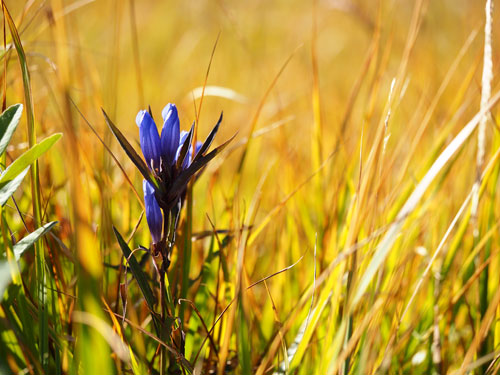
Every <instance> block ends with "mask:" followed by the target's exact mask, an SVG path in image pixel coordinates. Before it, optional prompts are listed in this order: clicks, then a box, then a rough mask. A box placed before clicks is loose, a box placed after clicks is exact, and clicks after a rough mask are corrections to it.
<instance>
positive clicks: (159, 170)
mask: <svg viewBox="0 0 500 375" xmlns="http://www.w3.org/2000/svg"><path fill="white" fill-rule="evenodd" d="M103 114H104V118H105V119H106V122H107V124H108V126H109V127H110V129H111V131H112V132H113V134H114V135H115V137H116V139H117V140H118V142H119V143H120V145H121V146H122V148H123V149H124V151H125V152H126V154H127V155H128V156H129V157H130V159H131V160H132V162H133V163H134V164H135V165H136V167H137V168H138V170H139V171H140V173H141V174H142V175H143V177H144V182H143V190H144V201H145V208H146V220H147V222H148V226H149V230H150V232H151V237H152V239H153V245H154V246H153V248H154V251H155V255H156V254H158V252H159V253H161V254H162V256H163V257H164V259H168V256H167V255H168V254H169V251H170V250H169V249H170V248H171V244H172V243H173V242H174V240H175V238H174V236H175V230H174V232H173V233H172V232H170V231H168V230H167V229H166V228H171V226H170V225H171V223H172V224H173V225H174V228H175V226H176V223H177V220H178V215H179V213H180V210H181V208H182V203H183V201H184V197H185V193H186V189H187V186H188V183H189V181H191V180H192V179H193V178H195V177H196V176H197V175H198V174H199V173H200V172H201V171H202V170H203V168H204V167H205V166H206V165H207V163H208V162H210V160H212V159H213V158H214V157H215V156H216V155H217V154H218V153H219V152H220V151H222V149H223V148H224V147H225V146H226V145H227V144H228V143H229V141H230V140H229V141H227V142H225V143H224V144H222V145H221V146H219V147H217V148H215V149H213V150H212V151H210V152H208V150H209V148H210V146H211V144H212V141H213V139H214V137H215V135H216V134H217V131H218V129H219V125H220V123H221V121H222V114H221V116H220V118H219V121H218V122H217V124H216V125H215V126H214V127H213V129H212V130H211V131H210V134H209V135H208V137H207V138H206V140H205V142H203V143H201V142H197V143H196V145H195V147H194V152H193V144H192V141H193V133H194V125H193V126H191V130H190V131H189V132H182V133H181V132H180V128H179V115H178V112H177V108H176V106H175V105H174V104H167V105H166V106H165V108H163V111H162V118H163V126H162V130H161V134H159V133H158V128H157V127H156V124H155V122H154V120H153V117H152V114H151V111H146V110H141V111H139V113H138V114H137V116H136V123H137V126H138V127H139V138H140V144H141V150H142V154H143V155H144V160H142V159H141V157H140V156H139V155H138V154H137V152H136V151H135V150H134V148H133V147H132V145H131V144H130V143H129V142H128V141H127V139H126V138H125V136H124V135H123V134H122V133H121V132H120V130H119V129H118V128H117V127H116V126H115V125H114V124H113V122H112V121H111V120H110V118H109V117H108V115H107V114H106V112H104V111H103ZM170 219H173V220H174V221H173V222H170ZM167 236H168V238H167ZM167 240H168V244H169V245H168V246H166V244H167Z"/></svg>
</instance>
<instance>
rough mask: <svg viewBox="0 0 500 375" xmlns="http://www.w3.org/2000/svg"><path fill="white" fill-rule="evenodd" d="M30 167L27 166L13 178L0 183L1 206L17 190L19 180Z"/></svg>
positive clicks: (22, 178)
mask: <svg viewBox="0 0 500 375" xmlns="http://www.w3.org/2000/svg"><path fill="white" fill-rule="evenodd" d="M29 169H30V167H27V168H26V169H24V171H22V172H21V173H19V174H18V175H17V176H16V177H15V178H14V179H12V180H9V181H7V182H6V183H3V184H0V205H1V206H3V205H4V204H5V203H7V201H8V200H9V198H10V197H11V196H12V194H14V192H15V191H16V190H17V188H18V187H19V185H21V182H23V180H24V176H26V174H27V173H28V171H29Z"/></svg>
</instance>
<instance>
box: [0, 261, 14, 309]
mask: <svg viewBox="0 0 500 375" xmlns="http://www.w3.org/2000/svg"><path fill="white" fill-rule="evenodd" d="M11 281H12V276H11V274H10V265H9V262H6V261H0V302H1V301H2V299H3V295H4V293H5V290H6V289H7V287H8V286H9V284H10V283H11Z"/></svg>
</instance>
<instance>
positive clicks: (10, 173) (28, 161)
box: [0, 133, 62, 184]
mask: <svg viewBox="0 0 500 375" xmlns="http://www.w3.org/2000/svg"><path fill="white" fill-rule="evenodd" d="M61 136H62V134H61V133H56V134H53V135H51V136H50V137H47V138H45V139H44V140H43V141H41V142H40V143H38V144H36V145H34V146H33V147H31V148H30V149H29V150H28V151H26V152H25V153H24V154H22V155H21V156H19V157H18V158H17V159H16V160H14V161H13V162H12V164H11V165H9V167H8V168H7V169H6V170H5V171H4V172H3V173H2V174H1V175H0V184H6V183H8V182H9V181H12V180H13V179H14V178H16V177H17V176H18V175H19V174H20V173H22V172H23V171H24V170H25V169H26V168H28V167H29V166H30V165H32V164H33V163H34V162H35V161H36V160H37V159H38V158H39V157H40V156H42V155H43V154H44V153H45V152H47V151H48V150H49V149H50V148H51V147H52V146H53V145H54V143H56V142H57V141H58V140H59V138H61Z"/></svg>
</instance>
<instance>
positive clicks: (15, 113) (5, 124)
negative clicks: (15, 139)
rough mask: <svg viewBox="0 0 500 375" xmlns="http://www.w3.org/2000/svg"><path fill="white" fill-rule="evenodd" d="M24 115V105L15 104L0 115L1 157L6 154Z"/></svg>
mask: <svg viewBox="0 0 500 375" xmlns="http://www.w3.org/2000/svg"><path fill="white" fill-rule="evenodd" d="M22 113H23V105H22V104H14V105H13V106H10V107H9V108H7V109H6V110H5V111H4V113H2V114H1V115H0V155H2V154H3V153H4V152H5V149H6V148H7V145H8V144H9V142H10V139H11V138H12V135H13V134H14V131H15V130H16V128H17V125H18V124H19V120H20V119H21V115H22Z"/></svg>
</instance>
